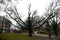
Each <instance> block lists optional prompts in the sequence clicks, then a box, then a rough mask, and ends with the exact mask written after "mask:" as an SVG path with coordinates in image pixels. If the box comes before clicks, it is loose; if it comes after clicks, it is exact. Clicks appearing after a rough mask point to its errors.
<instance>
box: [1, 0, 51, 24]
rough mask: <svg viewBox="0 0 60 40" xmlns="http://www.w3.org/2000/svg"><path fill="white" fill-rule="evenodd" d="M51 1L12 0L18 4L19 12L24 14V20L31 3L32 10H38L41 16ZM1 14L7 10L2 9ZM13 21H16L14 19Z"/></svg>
mask: <svg viewBox="0 0 60 40" xmlns="http://www.w3.org/2000/svg"><path fill="white" fill-rule="evenodd" d="M51 2H52V0H18V2H16V1H14V0H12V3H11V4H14V5H16V7H17V10H18V12H19V13H20V15H21V16H22V20H24V19H26V18H27V16H28V7H29V4H30V3H31V12H33V11H34V10H37V11H38V13H37V14H38V15H39V16H42V15H44V13H45V11H46V8H47V7H48V5H49V4H50V3H51ZM3 13H4V14H3ZM0 15H2V16H4V15H5V12H3V11H2V13H0ZM12 22H13V23H14V21H13V20H12ZM14 24H15V23H14Z"/></svg>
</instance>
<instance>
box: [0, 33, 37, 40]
mask: <svg viewBox="0 0 60 40" xmlns="http://www.w3.org/2000/svg"><path fill="white" fill-rule="evenodd" d="M0 40H37V39H36V37H35V36H33V37H28V35H25V34H17V33H3V34H0Z"/></svg>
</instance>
